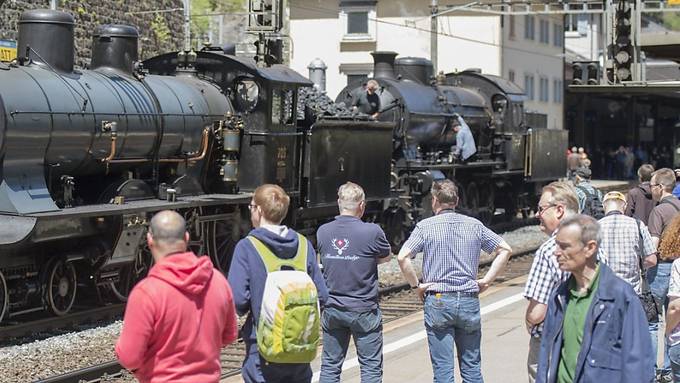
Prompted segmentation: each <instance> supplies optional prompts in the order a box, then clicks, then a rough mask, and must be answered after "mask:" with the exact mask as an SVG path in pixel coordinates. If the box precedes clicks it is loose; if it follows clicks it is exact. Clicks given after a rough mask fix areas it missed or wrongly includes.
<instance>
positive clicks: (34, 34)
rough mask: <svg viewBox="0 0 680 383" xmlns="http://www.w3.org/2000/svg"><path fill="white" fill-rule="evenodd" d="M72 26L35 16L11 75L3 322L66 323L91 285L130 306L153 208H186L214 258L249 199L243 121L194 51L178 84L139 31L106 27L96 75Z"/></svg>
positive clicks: (3, 120)
mask: <svg viewBox="0 0 680 383" xmlns="http://www.w3.org/2000/svg"><path fill="white" fill-rule="evenodd" d="M73 24H74V21H73V18H72V16H71V15H69V14H67V13H63V12H57V11H49V10H33V11H27V12H24V13H23V14H22V15H21V18H20V20H19V41H18V47H19V48H18V49H19V56H20V57H19V59H18V60H17V61H16V62H13V63H11V64H9V65H6V64H2V65H1V66H0V83H1V84H2V86H0V158H1V162H0V166H1V172H0V175H1V179H2V183H1V184H0V213H1V214H2V222H3V224H2V225H0V320H1V319H2V317H3V316H4V314H5V313H7V312H8V311H9V312H10V313H13V314H16V313H21V312H26V311H30V310H35V309H36V308H37V309H41V308H42V307H46V308H47V309H49V310H50V311H51V312H53V313H54V314H57V315H63V314H65V313H67V312H68V311H69V310H70V309H71V307H72V305H73V303H74V302H75V298H76V292H77V291H78V290H79V289H78V286H79V285H80V286H82V285H87V284H90V285H91V284H94V287H97V289H96V290H97V292H99V293H100V294H99V298H100V299H101V295H103V294H102V291H104V290H105V291H106V292H107V294H110V295H112V296H113V297H115V298H118V299H122V300H124V299H125V297H126V295H127V292H128V290H129V287H130V285H131V283H130V282H131V281H132V280H134V279H136V277H137V276H138V275H139V274H140V273H142V272H143V269H144V267H145V262H146V266H148V262H149V258H148V253H147V254H146V258H145V259H141V258H142V255H144V254H145V250H144V249H143V244H144V233H145V228H146V222H147V219H148V217H149V215H148V214H149V213H150V212H153V211H158V210H162V209H165V208H172V209H177V210H180V211H182V213H183V214H184V215H185V217H186V218H187V219H188V220H189V222H191V223H192V228H193V230H194V233H193V234H194V238H196V239H197V241H196V242H195V244H196V248H195V250H196V251H198V252H203V253H209V254H211V255H213V256H214V254H215V253H216V252H217V247H218V246H222V245H223V244H224V243H225V241H226V240H225V239H224V238H222V239H221V240H220V242H219V243H218V242H217V241H218V236H217V235H215V234H214V233H215V231H217V230H218V225H219V224H220V223H224V222H233V220H238V219H240V212H239V209H238V208H237V207H228V206H225V204H226V203H227V202H229V203H233V202H234V201H238V200H240V201H241V203H243V202H244V201H246V200H247V197H246V196H242V195H237V194H234V193H233V191H234V190H235V188H236V183H235V181H236V176H237V170H238V163H237V159H236V158H237V157H236V155H235V153H236V152H238V149H239V140H240V136H239V129H240V127H241V124H242V121H240V120H239V119H238V118H237V117H236V116H235V115H234V110H233V107H232V104H231V101H230V100H229V98H228V96H227V94H226V92H225V91H224V89H222V88H220V87H219V86H218V85H216V84H215V83H213V82H211V81H205V80H201V79H199V78H198V77H197V76H196V72H195V71H194V70H193V62H194V61H195V59H196V54H195V53H193V52H189V53H185V52H182V54H179V55H176V56H177V57H179V59H180V63H179V65H177V68H176V71H175V75H173V76H159V75H152V74H145V73H142V72H141V71H140V70H139V68H138V67H136V66H138V64H139V63H138V62H137V60H138V58H137V46H138V41H137V39H138V33H137V30H136V29H135V28H133V27H130V26H126V25H105V26H101V27H99V28H98V29H97V30H96V31H95V32H94V34H93V46H92V52H93V56H92V60H91V66H90V69H89V70H83V69H75V68H74V67H73V56H74V51H73V49H74V47H73V41H74V40H73V38H74V36H73ZM210 217H212V218H210ZM199 218H200V220H199ZM226 235H231V233H230V232H228V231H227V232H226ZM236 235H237V236H236V239H237V238H238V233H237V234H236ZM208 247H211V249H212V250H208ZM214 261H215V262H216V264H217V265H218V266H220V260H219V259H214ZM221 266H224V264H222V265H221ZM104 287H105V288H104ZM100 288H102V289H100ZM80 294H84V292H83V291H81V293H80Z"/></svg>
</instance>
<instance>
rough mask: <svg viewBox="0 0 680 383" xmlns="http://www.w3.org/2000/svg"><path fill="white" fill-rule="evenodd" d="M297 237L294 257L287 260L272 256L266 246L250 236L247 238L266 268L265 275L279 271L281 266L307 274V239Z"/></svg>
mask: <svg viewBox="0 0 680 383" xmlns="http://www.w3.org/2000/svg"><path fill="white" fill-rule="evenodd" d="M296 234H297V236H298V248H297V253H296V254H295V257H293V258H289V259H283V258H279V257H277V256H276V254H274V253H273V252H272V251H271V250H269V248H268V247H267V245H265V244H264V243H262V241H260V240H259V239H257V238H255V237H253V236H252V235H249V236H247V237H246V238H248V240H249V241H250V243H252V244H253V247H255V251H257V253H258V254H259V255H260V258H262V262H263V263H264V266H265V267H266V268H267V273H271V272H274V271H279V270H281V268H282V267H283V266H288V267H292V268H293V269H295V270H298V271H303V272H307V238H305V236H303V235H302V234H300V233H296Z"/></svg>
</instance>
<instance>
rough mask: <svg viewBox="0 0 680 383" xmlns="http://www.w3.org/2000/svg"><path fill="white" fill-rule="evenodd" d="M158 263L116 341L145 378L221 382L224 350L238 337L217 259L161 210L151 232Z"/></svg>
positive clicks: (134, 296) (123, 358)
mask: <svg viewBox="0 0 680 383" xmlns="http://www.w3.org/2000/svg"><path fill="white" fill-rule="evenodd" d="M146 240H147V243H148V245H149V250H151V254H152V255H153V259H154V262H155V265H154V266H153V267H152V268H151V270H150V271H149V275H148V276H147V277H146V278H145V279H143V280H142V281H140V282H139V283H138V284H137V285H136V286H135V287H134V289H133V290H132V292H131V293H130V297H129V299H128V303H127V307H126V310H125V319H124V321H123V330H122V332H121V334H120V338H119V339H118V343H117V344H116V355H117V356H118V359H119V361H120V364H121V365H122V366H123V367H125V368H127V369H129V370H131V371H133V372H134V374H135V377H136V378H137V379H138V380H139V381H140V382H150V383H157V382H217V381H219V379H220V361H219V356H220V349H221V348H222V347H223V346H226V345H228V344H230V343H232V342H233V341H235V340H236V336H237V322H236V311H235V308H234V301H233V297H232V292H231V288H230V287H229V284H228V283H227V280H226V278H225V277H224V276H223V275H222V274H221V273H220V272H219V271H217V270H215V269H214V268H213V265H212V262H210V258H209V257H207V256H203V257H197V256H196V255H195V254H194V253H193V252H191V251H187V243H188V241H189V233H187V231H186V223H185V221H184V219H183V218H182V217H181V216H180V215H179V214H177V213H176V212H174V211H169V210H167V211H162V212H160V213H158V214H156V215H155V216H154V217H153V219H152V220H151V225H150V227H149V233H148V234H147V237H146Z"/></svg>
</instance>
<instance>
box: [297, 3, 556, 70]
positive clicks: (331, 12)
mask: <svg viewBox="0 0 680 383" xmlns="http://www.w3.org/2000/svg"><path fill="white" fill-rule="evenodd" d="M290 7H291V8H297V9H302V10H308V11H317V12H319V13H324V14H327V15H334V16H337V15H338V12H337V10H333V9H329V8H320V7H308V6H301V5H293V4H291V5H290ZM369 21H374V22H377V23H380V24H385V25H391V26H396V27H401V28H408V29H412V30H416V31H419V32H426V33H434V34H436V35H439V36H444V37H449V38H454V39H458V40H463V41H468V42H473V43H478V44H482V45H488V46H494V47H499V48H503V49H508V50H513V51H517V52H523V53H528V54H532V55H536V56H543V57H550V58H553V59H556V60H558V59H559V60H561V59H562V53H561V52H560V53H559V54H546V53H540V52H536V51H532V50H529V49H523V48H518V47H509V46H507V45H505V44H502V43H495V42H490V41H484V40H478V39H474V38H471V37H466V36H460V35H455V34H452V33H446V32H442V31H439V30H437V31H432V30H431V29H430V28H425V27H418V26H416V25H406V24H400V23H396V22H392V21H387V20H380V19H377V18H371V17H369Z"/></svg>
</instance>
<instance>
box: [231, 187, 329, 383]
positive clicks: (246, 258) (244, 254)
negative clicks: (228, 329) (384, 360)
mask: <svg viewBox="0 0 680 383" xmlns="http://www.w3.org/2000/svg"><path fill="white" fill-rule="evenodd" d="M289 204H290V197H289V196H288V195H287V194H286V192H285V191H284V190H283V189H282V188H281V187H280V186H278V185H273V184H264V185H261V186H259V187H258V188H257V189H255V192H254V193H253V198H252V200H251V202H250V206H249V208H250V220H251V223H252V225H253V227H254V229H253V230H251V231H250V233H249V234H248V237H251V236H252V237H254V238H255V239H256V240H257V242H259V243H261V245H262V246H264V247H266V249H268V250H269V252H271V253H272V254H271V255H266V254H262V253H260V251H261V250H260V249H259V246H258V248H256V245H255V243H257V242H255V241H252V240H251V239H250V238H248V237H246V238H243V239H241V240H240V241H239V242H238V243H237V244H236V248H235V249H234V256H233V258H232V261H231V266H230V267H229V276H228V279H229V282H230V283H231V285H232V286H233V288H234V303H235V304H236V310H237V312H238V313H239V314H241V315H245V314H248V317H247V318H246V322H245V324H244V325H243V328H242V331H243V332H242V334H243V341H244V343H245V345H246V357H245V360H244V361H243V368H242V370H241V375H242V377H243V380H244V381H245V382H246V383H251V382H252V383H265V382H296V383H302V382H310V381H311V380H312V368H311V366H310V364H309V363H274V362H268V361H267V360H266V359H265V358H264V356H262V355H261V354H260V351H259V347H258V343H259V341H258V334H257V331H258V328H259V325H260V323H261V322H260V316H261V310H262V308H263V304H262V301H263V297H264V293H265V287H266V284H267V278H268V267H267V265H265V259H268V261H267V262H268V263H271V262H270V261H269V259H270V258H269V257H270V256H275V257H277V258H280V259H281V260H289V261H291V263H293V262H296V259H297V258H298V257H301V256H303V254H302V252H301V251H300V250H301V249H302V248H303V246H305V245H306V249H307V250H306V260H304V264H305V266H306V267H305V269H306V270H305V271H306V273H307V274H308V275H309V276H310V277H311V279H312V281H313V283H314V285H315V286H316V290H317V294H318V299H319V304H320V306H321V307H324V306H325V304H326V301H327V300H328V291H327V290H326V283H325V282H324V279H323V275H322V274H321V271H320V270H319V265H318V264H317V261H316V253H315V252H314V247H313V246H312V244H311V243H310V242H309V240H306V239H304V240H305V241H307V243H306V244H305V245H303V246H298V244H300V238H304V237H303V236H300V235H298V233H296V232H295V231H294V230H293V229H291V228H289V227H287V226H285V225H282V224H281V222H282V221H283V219H284V218H285V217H286V214H287V213H288V207H289ZM295 270H297V268H296V269H295ZM277 314H278V313H277ZM266 335H267V333H266V332H265V333H263V334H262V337H264V336H266Z"/></svg>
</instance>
